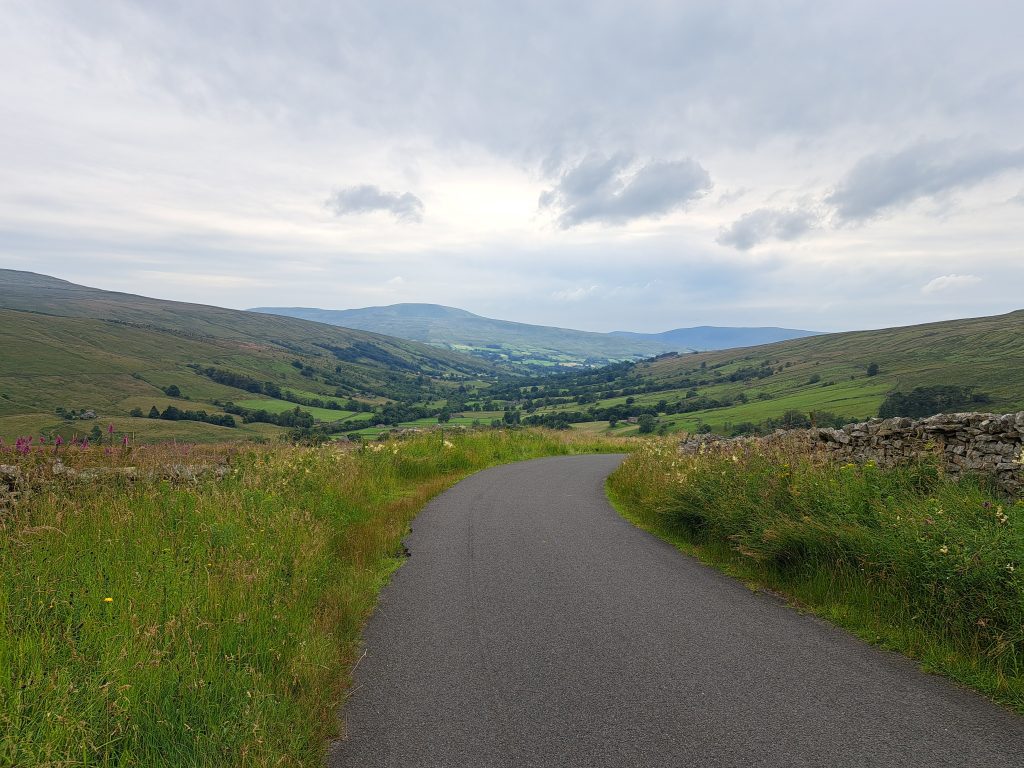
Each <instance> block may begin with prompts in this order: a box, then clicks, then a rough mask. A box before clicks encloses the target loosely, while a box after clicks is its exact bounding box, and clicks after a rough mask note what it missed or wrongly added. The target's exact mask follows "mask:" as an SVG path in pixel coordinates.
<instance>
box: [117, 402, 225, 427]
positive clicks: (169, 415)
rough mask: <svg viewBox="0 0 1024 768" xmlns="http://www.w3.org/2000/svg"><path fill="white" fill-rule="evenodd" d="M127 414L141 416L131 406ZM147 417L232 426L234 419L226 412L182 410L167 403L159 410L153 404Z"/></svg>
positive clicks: (138, 410) (139, 409)
mask: <svg viewBox="0 0 1024 768" xmlns="http://www.w3.org/2000/svg"><path fill="white" fill-rule="evenodd" d="M128 415H129V416H136V417H138V416H142V409H141V408H133V409H132V410H131V411H130V412H129V414H128ZM148 415H149V418H151V419H163V420H164V421H201V422H203V423H205V424H216V425H217V426H218V427H234V426H237V425H236V424H235V419H234V417H233V416H230V415H229V414H226V413H207V412H206V411H189V410H183V409H181V408H178V407H176V406H173V405H168V406H167V407H166V408H164V409H163V411H161V410H160V409H158V408H157V407H156V406H155V405H154V406H152V407H151V408H150V409H149V414H148Z"/></svg>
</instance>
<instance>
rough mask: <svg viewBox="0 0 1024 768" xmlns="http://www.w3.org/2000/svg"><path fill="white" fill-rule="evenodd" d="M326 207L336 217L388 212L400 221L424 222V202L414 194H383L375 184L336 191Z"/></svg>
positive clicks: (325, 203)
mask: <svg viewBox="0 0 1024 768" xmlns="http://www.w3.org/2000/svg"><path fill="white" fill-rule="evenodd" d="M324 206H325V207H326V208H327V209H328V210H329V211H331V212H332V213H333V214H334V215H335V216H346V215H349V214H353V213H357V214H358V213H372V212H374V211H386V212H388V213H390V214H392V215H394V217H395V218H396V219H398V220H399V221H409V222H416V223H419V222H421V221H423V201H422V200H420V199H419V198H418V197H416V195H414V194H413V193H412V192H405V193H403V194H398V193H397V192H383V191H382V190H381V189H380V187H377V186H374V185H373V184H359V185H357V186H354V187H346V188H345V189H338V190H335V191H334V192H332V193H331V196H330V197H329V198H327V200H326V201H325V202H324Z"/></svg>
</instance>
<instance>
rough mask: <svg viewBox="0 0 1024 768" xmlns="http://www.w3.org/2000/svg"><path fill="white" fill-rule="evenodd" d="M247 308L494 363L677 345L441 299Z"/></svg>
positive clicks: (616, 358)
mask: <svg viewBox="0 0 1024 768" xmlns="http://www.w3.org/2000/svg"><path fill="white" fill-rule="evenodd" d="M251 311H253V312H266V313H269V314H275V315H285V316H287V317H299V318H302V319H304V320H315V321H317V322H321V323H330V324H331V325H340V326H342V327H344V328H357V329H360V330H364V331H374V332H376V333H384V334H387V335H389V336H398V337H399V338H403V339H410V340H412V341H421V342H425V343H427V344H433V345H435V346H439V347H447V348H448V349H451V350H454V351H458V352H468V353H469V354H471V355H475V356H477V357H482V358H485V359H487V360H491V361H494V362H498V363H513V364H517V365H518V366H526V367H535V368H538V369H540V368H545V367H546V368H550V367H552V366H579V365H606V364H608V363H613V362H620V361H624V360H639V359H641V358H645V357H652V356H654V355H657V354H659V353H661V352H668V351H672V350H675V349H676V347H675V346H674V345H673V344H672V343H671V342H666V341H660V340H648V339H631V338H620V337H617V336H613V335H611V334H608V333H592V332H590V331H575V330H571V329H569V328H552V327H548V326H542V325H530V324H528V323H514V322H510V321H507V320H495V319H492V318H489V317H481V316H480V315H474V314H473V313H472V312H467V311H466V310H464V309H456V308H455V307H445V306H441V305H440V304H392V305H390V306H386V307H365V308H363V309H313V308H308V307H257V308H255V309H253V310H251Z"/></svg>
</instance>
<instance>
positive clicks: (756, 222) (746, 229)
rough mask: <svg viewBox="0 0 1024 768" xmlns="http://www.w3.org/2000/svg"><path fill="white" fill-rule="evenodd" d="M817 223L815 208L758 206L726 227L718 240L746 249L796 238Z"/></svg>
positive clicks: (742, 249) (720, 242) (722, 243)
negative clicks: (780, 208) (784, 208)
mask: <svg viewBox="0 0 1024 768" xmlns="http://www.w3.org/2000/svg"><path fill="white" fill-rule="evenodd" d="M818 223H819V217H818V215H817V214H816V213H814V212H812V211H802V210H794V209H790V210H776V209H772V208H758V209H757V210H756V211H751V212H750V213H746V214H744V215H743V216H741V217H740V218H739V219H737V220H736V221H734V222H733V223H732V225H730V226H728V227H725V228H723V229H722V231H721V232H719V234H718V243H719V244H721V245H731V246H733V247H734V248H738V249H739V250H741V251H747V250H750V249H751V248H753V247H754V246H755V245H758V244H759V243H762V242H764V241H765V240H770V239H774V240H796V239H797V238H798V237H800V236H801V235H803V234H806V233H807V232H809V231H810V230H812V229H814V228H815V227H816V226H817V225H818Z"/></svg>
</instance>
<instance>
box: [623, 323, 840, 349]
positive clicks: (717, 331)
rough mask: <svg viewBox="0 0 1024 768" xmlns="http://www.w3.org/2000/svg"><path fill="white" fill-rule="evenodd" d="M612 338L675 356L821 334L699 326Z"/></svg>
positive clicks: (779, 329) (759, 328)
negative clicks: (655, 346)
mask: <svg viewBox="0 0 1024 768" xmlns="http://www.w3.org/2000/svg"><path fill="white" fill-rule="evenodd" d="M611 335H613V336H619V337H622V338H629V339H635V340H638V341H654V342H662V343H664V344H666V345H667V346H670V347H671V348H672V350H674V351H677V352H685V351H687V350H699V351H703V352H706V351H711V350H716V349H733V348H736V347H752V346H756V345H759V344H773V343H775V342H776V341H788V340H789V339H801V338H804V337H805V336H820V335H822V334H821V333H820V332H819V331H802V330H799V329H796V328H773V327H757V328H744V327H735V328H732V327H720V326H714V325H698V326H696V327H694V328H674V329H673V330H671V331H664V332H662V333H632V332H630V331H612V334H611Z"/></svg>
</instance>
